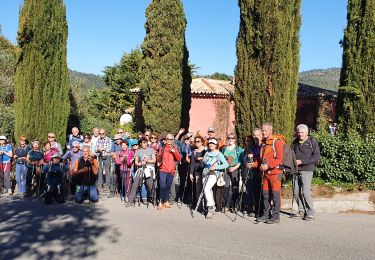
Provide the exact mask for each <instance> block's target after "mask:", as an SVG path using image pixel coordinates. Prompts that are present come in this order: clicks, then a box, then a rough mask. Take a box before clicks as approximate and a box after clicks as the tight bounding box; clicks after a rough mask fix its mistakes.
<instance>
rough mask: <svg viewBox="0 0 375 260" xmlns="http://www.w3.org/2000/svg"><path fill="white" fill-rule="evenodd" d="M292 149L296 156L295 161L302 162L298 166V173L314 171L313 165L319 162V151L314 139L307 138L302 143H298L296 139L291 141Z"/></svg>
mask: <svg viewBox="0 0 375 260" xmlns="http://www.w3.org/2000/svg"><path fill="white" fill-rule="evenodd" d="M292 149H293V150H294V153H295V154H296V159H297V160H301V161H302V164H300V165H299V166H298V171H314V170H315V165H316V163H317V162H318V161H319V160H320V149H319V145H318V142H317V141H316V140H315V139H314V138H312V137H310V136H309V137H308V138H307V140H306V141H305V142H303V143H300V141H299V139H297V138H296V139H295V140H294V141H293V144H292Z"/></svg>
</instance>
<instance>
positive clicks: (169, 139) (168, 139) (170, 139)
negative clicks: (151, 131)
mask: <svg viewBox="0 0 375 260" xmlns="http://www.w3.org/2000/svg"><path fill="white" fill-rule="evenodd" d="M165 140H167V141H172V140H173V139H172V138H167V139H165Z"/></svg>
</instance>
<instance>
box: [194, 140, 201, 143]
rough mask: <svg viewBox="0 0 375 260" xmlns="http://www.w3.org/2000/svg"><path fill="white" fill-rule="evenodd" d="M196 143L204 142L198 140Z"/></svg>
mask: <svg viewBox="0 0 375 260" xmlns="http://www.w3.org/2000/svg"><path fill="white" fill-rule="evenodd" d="M194 142H195V143H201V142H202V141H201V140H196V141H194Z"/></svg>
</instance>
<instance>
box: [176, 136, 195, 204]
mask: <svg viewBox="0 0 375 260" xmlns="http://www.w3.org/2000/svg"><path fill="white" fill-rule="evenodd" d="M176 143H178V144H179V148H180V151H181V163H180V164H179V165H178V173H179V177H180V178H179V179H180V183H179V185H178V192H177V196H176V197H177V198H176V202H177V203H180V202H181V200H185V201H188V200H191V198H189V196H190V195H191V191H190V190H189V189H190V188H191V184H190V185H187V184H185V182H188V181H189V180H188V175H189V174H188V171H189V165H190V156H191V148H192V146H191V143H190V136H189V135H187V134H186V135H184V136H183V137H182V142H180V141H178V140H176ZM185 185H186V186H185ZM185 195H186V197H185Z"/></svg>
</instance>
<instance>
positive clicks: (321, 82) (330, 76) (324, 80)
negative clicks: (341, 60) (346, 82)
mask: <svg viewBox="0 0 375 260" xmlns="http://www.w3.org/2000/svg"><path fill="white" fill-rule="evenodd" d="M340 70H341V69H340V68H329V69H315V70H307V71H303V72H300V74H299V82H300V83H303V84H306V85H311V86H314V87H319V88H324V89H327V90H333V91H337V89H338V87H339V80H340Z"/></svg>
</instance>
